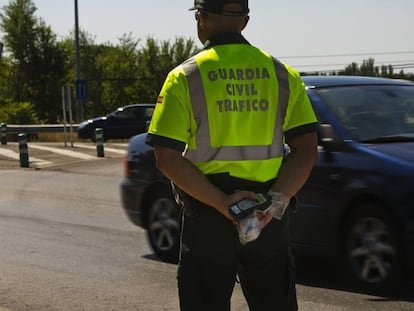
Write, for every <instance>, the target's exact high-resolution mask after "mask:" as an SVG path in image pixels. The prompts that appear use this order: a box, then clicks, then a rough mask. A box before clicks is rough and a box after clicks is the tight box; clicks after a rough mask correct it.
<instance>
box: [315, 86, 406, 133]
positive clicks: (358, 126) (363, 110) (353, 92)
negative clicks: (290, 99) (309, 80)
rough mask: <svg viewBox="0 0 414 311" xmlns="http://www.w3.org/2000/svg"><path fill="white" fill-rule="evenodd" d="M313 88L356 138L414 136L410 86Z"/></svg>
mask: <svg viewBox="0 0 414 311" xmlns="http://www.w3.org/2000/svg"><path fill="white" fill-rule="evenodd" d="M315 91H316V93H318V95H319V96H320V97H321V98H322V100H323V101H324V102H325V104H326V105H327V106H328V108H329V109H330V110H331V111H332V113H333V114H334V115H335V116H336V117H337V118H338V120H339V121H340V122H341V123H342V125H343V126H344V127H345V128H346V129H347V130H348V132H349V133H350V134H351V135H352V136H353V137H354V138H355V139H357V140H370V139H374V138H379V137H387V136H408V137H414V87H411V86H396V85H363V86H341V87H332V88H325V89H317V90H315Z"/></svg>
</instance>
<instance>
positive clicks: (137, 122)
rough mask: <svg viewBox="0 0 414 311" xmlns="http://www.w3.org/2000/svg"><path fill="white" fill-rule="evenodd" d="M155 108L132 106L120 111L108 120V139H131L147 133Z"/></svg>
mask: <svg viewBox="0 0 414 311" xmlns="http://www.w3.org/2000/svg"><path fill="white" fill-rule="evenodd" d="M152 111H153V107H150V106H144V105H142V106H139V105H137V106H130V107H128V106H127V107H124V108H122V109H119V110H118V111H116V112H115V113H114V114H112V115H111V117H110V118H108V128H107V131H108V132H109V133H108V134H109V135H108V137H110V138H130V137H132V136H133V135H136V134H140V133H143V132H145V131H146V129H147V124H148V121H149V120H151V116H152Z"/></svg>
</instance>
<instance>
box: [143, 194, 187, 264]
mask: <svg viewBox="0 0 414 311" xmlns="http://www.w3.org/2000/svg"><path fill="white" fill-rule="evenodd" d="M148 204H149V205H148V227H147V236H148V240H149V243H150V245H151V248H152V249H153V251H154V253H155V254H156V255H157V257H158V258H160V259H161V260H162V261H165V262H170V263H177V262H178V251H179V236H180V210H179V207H178V206H177V204H176V203H175V200H174V197H173V195H172V193H171V190H170V189H169V188H168V187H162V188H158V189H156V190H154V191H152V194H151V196H150V198H149V200H148Z"/></svg>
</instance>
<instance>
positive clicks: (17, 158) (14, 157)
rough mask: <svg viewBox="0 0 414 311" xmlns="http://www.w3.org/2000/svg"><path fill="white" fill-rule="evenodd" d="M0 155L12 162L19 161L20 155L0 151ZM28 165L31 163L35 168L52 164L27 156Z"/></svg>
mask: <svg viewBox="0 0 414 311" xmlns="http://www.w3.org/2000/svg"><path fill="white" fill-rule="evenodd" d="M0 155H2V156H4V157H6V158H11V159H14V160H20V154H19V153H17V152H14V151H13V150H8V149H0ZM29 163H33V164H35V165H36V166H44V165H51V164H53V162H50V161H46V160H42V159H38V158H35V157H30V156H29Z"/></svg>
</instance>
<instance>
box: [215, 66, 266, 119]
mask: <svg viewBox="0 0 414 311" xmlns="http://www.w3.org/2000/svg"><path fill="white" fill-rule="evenodd" d="M207 77H208V79H209V80H210V81H211V82H215V81H226V82H227V83H226V84H225V93H226V94H227V95H228V97H227V98H225V99H221V100H217V106H218V109H219V112H244V111H246V112H250V111H266V110H268V109H269V101H268V99H265V98H263V99H257V98H255V96H256V95H258V91H257V89H256V85H255V84H254V83H251V82H252V81H257V80H262V79H267V80H270V74H269V71H268V70H267V68H245V69H241V68H239V69H233V68H229V69H226V68H221V69H218V70H211V71H210V72H209V73H208V75H207ZM249 82H250V83H249ZM243 97H244V99H242V98H243ZM235 98H237V99H235Z"/></svg>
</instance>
